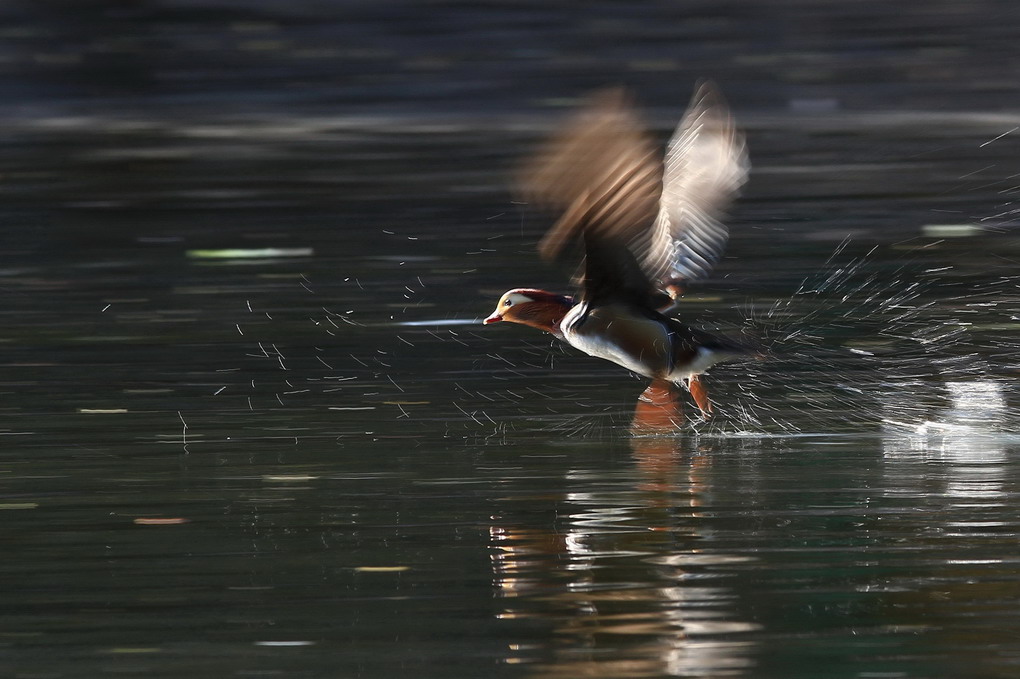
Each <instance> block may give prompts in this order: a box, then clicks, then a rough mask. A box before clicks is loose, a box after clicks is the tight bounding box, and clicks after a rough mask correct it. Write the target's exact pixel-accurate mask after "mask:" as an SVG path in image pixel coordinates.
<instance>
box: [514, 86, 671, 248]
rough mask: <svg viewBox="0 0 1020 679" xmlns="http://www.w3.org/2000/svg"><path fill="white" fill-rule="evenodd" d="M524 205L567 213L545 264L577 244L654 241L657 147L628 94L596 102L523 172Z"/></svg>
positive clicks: (550, 237)
mask: <svg viewBox="0 0 1020 679" xmlns="http://www.w3.org/2000/svg"><path fill="white" fill-rule="evenodd" d="M518 182H519V186H520V189H521V193H522V194H523V197H524V199H525V200H527V201H528V202H531V203H536V204H538V205H539V206H541V207H545V208H551V209H555V210H558V211H560V212H561V215H560V218H559V220H558V221H557V222H556V223H555V224H554V225H553V226H552V227H551V228H550V229H549V232H548V233H546V235H545V237H544V238H542V240H541V242H540V243H539V245H538V251H539V254H541V256H542V257H543V259H546V260H552V259H557V258H559V257H560V255H561V254H562V253H563V251H564V249H565V248H566V247H567V246H568V245H569V244H571V243H573V242H580V240H581V238H580V236H581V235H582V231H583V235H584V238H585V239H592V240H598V239H606V240H608V241H611V242H614V243H622V244H624V245H630V244H631V243H632V242H633V241H634V239H635V238H637V239H638V240H643V239H646V238H647V235H646V234H647V231H648V229H649V227H650V226H651V225H652V224H653V222H654V221H655V216H656V214H657V213H658V210H659V196H660V194H661V192H662V163H661V161H660V160H659V157H658V154H657V150H656V147H655V144H653V143H652V141H651V140H650V139H649V138H648V135H647V134H646V132H645V130H644V127H643V126H642V125H641V123H640V121H639V120H638V119H637V116H636V115H635V114H634V112H633V110H632V109H631V107H630V106H629V105H628V102H627V99H626V96H625V95H624V93H623V91H622V90H618V89H617V90H609V91H605V92H601V93H599V94H596V95H595V96H594V97H592V98H591V100H590V101H589V102H588V104H587V105H586V106H585V107H584V108H583V109H582V110H581V112H580V113H579V114H578V115H577V116H576V117H574V118H573V119H572V120H571V121H570V122H568V124H567V125H566V126H565V127H564V129H563V131H562V132H561V133H560V134H559V135H557V136H556V137H554V138H553V139H552V141H550V142H549V144H548V145H547V146H546V147H545V148H544V149H543V150H542V151H540V152H539V153H538V154H537V155H536V156H535V158H534V159H533V160H531V161H530V162H528V163H527V164H526V165H525V166H524V167H523V168H522V170H521V173H520V176H519V180H518Z"/></svg>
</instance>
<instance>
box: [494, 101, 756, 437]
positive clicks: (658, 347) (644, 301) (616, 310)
mask: <svg viewBox="0 0 1020 679" xmlns="http://www.w3.org/2000/svg"><path fill="white" fill-rule="evenodd" d="M749 169H750V165H749V163H748V160H747V152H746V148H745V144H744V138H743V136H742V135H741V134H740V133H739V132H738V131H737V130H736V127H735V126H734V123H733V119H732V117H731V116H730V113H729V110H728V108H727V107H726V104H725V102H724V101H723V99H722V97H721V96H720V95H719V94H718V92H717V91H716V89H715V87H713V86H712V85H711V84H709V83H702V84H701V85H699V86H698V88H697V89H696V91H695V93H694V96H693V98H692V99H691V103H690V105H689V106H688V108H687V111H686V113H685V114H684V116H683V119H682V120H681V121H680V124H679V125H678V126H677V128H676V131H675V133H674V134H673V136H672V138H671V139H670V141H669V143H668V145H667V147H666V152H665V158H663V156H662V154H661V152H660V151H659V149H658V148H657V144H655V143H654V142H653V140H652V139H651V138H650V136H649V134H648V133H647V132H646V130H645V128H644V126H643V125H642V124H641V122H640V120H639V119H638V116H637V114H636V113H635V112H634V110H633V108H632V107H631V105H630V104H629V101H628V98H627V96H626V94H625V93H624V92H623V91H622V90H619V89H616V90H609V91H604V92H601V93H598V94H596V95H595V96H593V97H592V98H591V99H590V100H589V101H588V102H587V104H586V105H585V106H584V107H583V108H582V109H581V110H580V112H579V113H578V114H577V115H576V116H574V117H573V118H572V119H571V120H570V121H569V122H568V123H567V124H566V125H565V127H564V128H563V129H562V130H561V131H560V132H559V133H558V134H556V135H555V136H554V137H553V138H552V139H551V140H550V141H549V142H548V143H547V144H546V146H545V147H544V149H543V150H542V151H541V152H539V153H538V154H537V155H536V156H535V157H534V158H532V159H531V160H530V161H528V162H526V163H525V165H524V167H523V168H522V170H521V172H520V176H519V179H518V182H519V187H520V190H521V194H522V196H523V197H524V199H525V200H526V201H527V202H528V203H531V204H537V205H539V206H540V207H543V208H546V209H549V210H551V211H554V212H557V213H558V214H559V219H558V220H557V221H556V223H555V224H553V226H552V227H550V229H549V231H548V232H547V233H546V234H545V236H544V237H543V238H542V240H541V241H540V242H539V245H538V252H539V254H540V255H541V257H542V258H543V259H544V260H547V261H554V260H561V259H563V258H565V257H566V256H567V255H570V254H573V252H574V251H576V250H579V251H580V252H581V253H582V254H583V263H582V265H581V268H580V271H579V275H578V279H579V281H578V282H579V288H580V292H579V294H577V295H575V296H568V295H561V294H557V293H553V292H547V291H545V290H537V289H533V288H514V289H512V290H509V291H507V292H506V293H505V294H504V295H503V296H502V297H501V298H500V299H499V303H498V304H497V305H496V309H495V310H494V311H493V312H492V314H491V315H490V316H489V317H488V318H486V319H485V321H484V323H485V324H486V325H490V324H492V323H497V322H499V321H509V322H511V323H521V324H523V325H528V326H531V327H533V328H538V329H539V330H543V331H545V332H548V333H551V334H552V335H554V336H555V337H557V338H559V339H562V340H564V341H566V342H567V343H568V344H570V345H571V346H573V347H575V348H577V349H579V350H581V351H583V352H584V353H586V354H589V355H591V356H595V357H598V358H604V359H607V360H609V361H612V362H614V363H616V364H618V365H621V366H623V367H624V368H627V369H628V370H631V371H633V372H635V373H638V374H639V375H644V376H645V377H648V378H651V379H652V380H653V382H652V384H651V385H650V386H649V389H648V390H646V394H652V393H653V392H654V393H655V394H658V395H659V396H658V398H660V399H661V394H662V393H663V390H664V388H667V387H671V385H672V384H682V385H684V386H686V387H687V389H688V390H689V391H690V393H691V396H692V397H693V398H694V401H695V403H696V404H697V406H698V408H699V409H700V411H701V414H702V415H703V417H705V418H707V417H709V416H710V415H711V413H712V403H711V401H710V400H709V398H708V392H707V391H706V389H705V387H704V385H703V384H702V382H701V381H700V379H699V376H700V375H701V374H702V373H704V372H705V371H706V370H708V369H709V368H710V367H711V366H712V365H714V364H715V363H718V362H720V361H724V360H728V359H732V358H736V357H741V356H749V355H754V354H755V353H756V352H755V351H754V350H752V349H750V348H748V347H746V346H745V345H743V344H741V343H739V342H736V341H734V340H730V339H728V338H725V337H721V336H718V335H714V334H711V333H708V332H705V331H702V330H699V329H696V328H692V327H689V326H687V325H685V324H683V323H681V322H680V321H679V320H677V319H676V318H674V317H673V315H672V313H673V312H674V311H675V310H676V301H677V299H678V298H679V297H680V296H681V295H682V294H683V292H684V290H685V289H686V287H687V286H688V285H689V284H690V283H693V282H696V281H699V280H701V279H704V278H705V277H707V276H708V274H709V273H710V272H711V270H712V268H713V266H714V265H715V263H716V262H717V261H718V260H719V258H720V257H721V256H722V253H723V250H724V248H725V245H726V240H727V237H728V231H727V228H726V226H725V225H724V224H723V223H722V222H721V221H720V218H721V216H722V213H723V211H724V210H725V208H726V207H727V206H728V205H729V203H730V202H731V201H732V200H733V198H734V197H735V196H736V194H737V192H738V190H739V189H740V187H741V186H742V185H743V184H744V182H745V181H746V179H747V174H748V171H749Z"/></svg>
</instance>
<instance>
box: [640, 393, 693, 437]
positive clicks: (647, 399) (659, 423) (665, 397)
mask: <svg viewBox="0 0 1020 679" xmlns="http://www.w3.org/2000/svg"><path fill="white" fill-rule="evenodd" d="M683 423H684V410H683V401H682V400H681V399H680V397H679V394H677V392H676V389H674V388H673V383H672V382H670V381H669V380H652V383H651V384H649V385H648V388H647V389H645V390H644V392H643V393H642V394H641V397H640V398H639V399H638V402H637V407H635V408H634V421H633V422H632V423H631V431H633V432H635V433H639V434H668V433H671V432H673V431H675V430H676V429H677V428H678V427H680V426H682V425H683Z"/></svg>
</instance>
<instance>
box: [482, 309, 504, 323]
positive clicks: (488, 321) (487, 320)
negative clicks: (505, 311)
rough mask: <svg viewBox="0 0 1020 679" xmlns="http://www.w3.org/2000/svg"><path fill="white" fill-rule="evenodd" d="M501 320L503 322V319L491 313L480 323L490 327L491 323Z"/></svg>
mask: <svg viewBox="0 0 1020 679" xmlns="http://www.w3.org/2000/svg"><path fill="white" fill-rule="evenodd" d="M502 320H503V317H502V316H500V315H499V314H498V313H496V312H495V311H493V312H492V315H491V316H489V317H488V318H486V319H485V320H484V321H482V325H491V324H493V323H499V322H500V321H502Z"/></svg>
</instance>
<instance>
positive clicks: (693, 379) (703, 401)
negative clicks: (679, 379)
mask: <svg viewBox="0 0 1020 679" xmlns="http://www.w3.org/2000/svg"><path fill="white" fill-rule="evenodd" d="M687 388H688V389H689V390H690V392H691V396H693V397H694V402H695V403H697V404H698V408H699V409H701V416H702V417H704V418H705V419H706V420H707V419H708V418H709V417H711V416H712V402H711V401H709V400H708V390H707V389H705V385H704V384H702V383H701V378H700V377H699V376H698V375H691V376H690V377H689V378H688V379H687Z"/></svg>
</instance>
